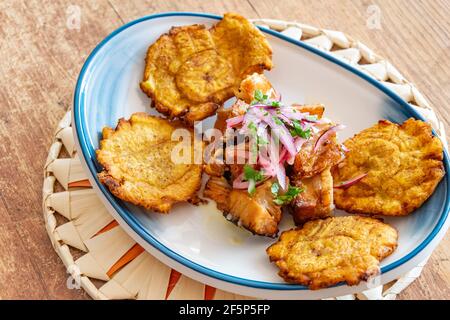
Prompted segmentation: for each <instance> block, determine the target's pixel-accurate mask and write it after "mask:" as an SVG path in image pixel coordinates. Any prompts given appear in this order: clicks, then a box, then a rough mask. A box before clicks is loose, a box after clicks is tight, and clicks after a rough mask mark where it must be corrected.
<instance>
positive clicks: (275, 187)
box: [270, 182, 280, 197]
mask: <svg viewBox="0 0 450 320" xmlns="http://www.w3.org/2000/svg"><path fill="white" fill-rule="evenodd" d="M278 190H280V185H279V184H278V183H277V182H274V183H272V187H270V191H272V194H273V196H274V197H276V196H278Z"/></svg>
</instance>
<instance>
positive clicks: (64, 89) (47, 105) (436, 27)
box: [0, 0, 450, 299]
mask: <svg viewBox="0 0 450 320" xmlns="http://www.w3.org/2000/svg"><path fill="white" fill-rule="evenodd" d="M74 5H76V6H78V7H73V6H74ZM370 5H376V6H377V7H371V8H372V9H369V6H370ZM373 8H375V10H378V9H379V10H380V11H379V12H380V13H381V25H380V26H381V29H377V28H375V29H373V28H369V27H368V24H367V19H368V18H369V17H370V16H372V17H373V13H371V12H369V11H370V10H373ZM78 10H80V11H79V12H80V14H81V15H80V28H79V29H77V28H76V20H75V21H74V20H71V19H70V18H71V17H74V14H76V13H77V11H78ZM163 11H199V12H211V13H217V14H222V13H224V12H227V11H234V12H238V13H241V14H243V15H245V16H246V17H248V18H262V17H265V18H277V19H284V20H297V21H300V22H304V23H307V24H311V25H314V26H318V27H323V28H328V29H335V30H341V31H344V32H346V33H348V34H350V35H352V36H353V37H355V38H356V39H359V40H361V41H362V42H363V43H365V44H367V45H368V46H369V47H370V48H372V49H374V50H375V51H376V52H378V53H380V54H381V55H383V56H384V57H386V58H387V59H388V60H389V61H391V62H392V63H393V64H394V65H395V66H397V67H398V69H399V70H401V71H402V72H403V73H404V75H405V76H406V78H407V79H409V80H411V81H413V82H414V83H415V84H416V85H417V87H418V88H419V89H420V90H421V91H422V93H423V94H424V95H425V96H426V97H427V98H428V99H429V101H430V102H431V104H432V105H433V106H434V107H435V108H436V110H437V111H438V113H439V114H440V116H441V117H442V119H444V121H445V123H446V125H447V132H450V130H449V128H450V127H449V123H450V108H449V101H450V77H449V74H450V59H449V57H450V20H449V19H448V17H449V14H450V1H449V0H441V1H438V0H433V1H427V0H423V1H415V0H383V1H381V0H379V1H376V0H370V1H369V0H360V1H350V0H345V1H344V0H342V1H340V0H321V1H319V0H316V1H314V0H304V1H301V0H290V1H283V0H263V1H260V0H247V1H243V0H240V1H239V0H231V1H226V0H222V1H194V0H190V1H186V0H183V1H167V0H161V1H159V0H158V1H154V0H151V1H140V2H138V1H130V2H128V1H127V2H126V3H125V1H119V0H108V1H98V2H97V3H96V4H93V3H87V2H86V3H82V1H72V0H70V1H64V0H57V1H37V0H26V1H25V0H22V1H13V0H11V1H10V0H3V1H1V2H0V57H1V60H0V74H1V79H2V80H1V82H0V138H1V143H0V153H1V156H0V174H1V179H0V197H1V201H0V298H4V299H11V298H19V299H87V298H88V296H87V295H86V293H84V292H83V291H81V290H69V289H67V286H66V280H67V273H66V271H65V268H64V266H63V264H62V263H61V261H60V260H59V259H58V257H57V256H56V254H55V253H54V251H53V249H52V247H51V244H50V241H49V240H48V238H47V233H46V231H45V229H44V225H43V218H42V210H41V188H42V171H43V169H42V166H43V164H44V161H45V159H46V156H47V151H48V148H49V146H50V143H51V136H52V133H53V131H54V129H55V126H56V124H57V123H58V121H59V119H60V118H61V117H62V116H63V115H64V113H65V112H66V110H67V109H68V108H69V106H70V105H71V103H72V92H73V88H74V86H75V82H76V79H77V76H78V72H79V70H80V69H81V66H82V64H83V62H84V60H85V59H86V57H87V55H88V54H89V52H90V51H91V50H92V49H93V48H94V46H95V45H96V44H97V43H98V42H99V41H100V40H102V39H103V38H104V37H105V36H106V35H107V34H109V33H110V32H111V31H113V30H114V29H116V28H117V27H119V26H121V25H122V24H124V23H126V22H128V21H130V20H133V19H136V18H138V17H140V16H143V15H147V14H151V13H157V12H163ZM447 138H450V136H448V137H447ZM449 141H450V139H449ZM449 259H450V236H449V234H447V236H446V237H445V239H444V240H443V241H442V243H441V244H440V246H439V247H438V248H437V249H436V251H435V252H434V254H433V255H432V257H431V259H430V261H429V262H428V265H427V266H426V268H425V270H424V272H423V274H422V276H421V277H420V279H418V280H417V281H415V282H414V283H413V284H412V285H411V286H410V287H409V288H408V289H407V290H405V291H404V292H403V293H402V294H401V295H400V297H399V298H400V299H449V298H450V261H449Z"/></svg>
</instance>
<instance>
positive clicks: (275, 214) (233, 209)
mask: <svg viewBox="0 0 450 320" xmlns="http://www.w3.org/2000/svg"><path fill="white" fill-rule="evenodd" d="M272 183H273V181H271V180H268V181H266V182H264V183H263V184H261V185H260V186H257V187H256V191H255V193H254V194H253V195H249V194H248V192H247V190H238V189H233V188H231V186H230V185H229V184H228V182H227V180H226V179H225V178H224V177H214V176H212V177H211V178H210V179H209V181H208V183H207V184H206V187H205V191H204V193H203V195H204V196H205V197H208V198H210V199H212V200H214V201H215V202H216V204H217V208H218V209H219V210H221V211H222V212H223V214H224V216H225V217H226V218H227V219H228V220H230V221H232V222H235V223H237V224H238V225H239V226H242V227H244V228H245V229H247V230H249V231H251V232H252V233H254V234H258V235H262V236H268V237H274V236H276V235H277V234H278V224H279V222H280V220H281V215H282V212H281V207H280V206H278V205H276V204H275V203H274V202H273V195H272V193H271V191H270V187H271V186H272Z"/></svg>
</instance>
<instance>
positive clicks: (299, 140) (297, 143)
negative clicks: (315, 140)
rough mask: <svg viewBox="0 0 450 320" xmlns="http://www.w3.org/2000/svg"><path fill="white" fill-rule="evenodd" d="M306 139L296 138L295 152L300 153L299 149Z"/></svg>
mask: <svg viewBox="0 0 450 320" xmlns="http://www.w3.org/2000/svg"><path fill="white" fill-rule="evenodd" d="M305 142H306V139H303V138H301V137H298V138H296V139H295V140H294V145H295V150H296V151H297V152H300V149H301V148H302V146H303V144H305Z"/></svg>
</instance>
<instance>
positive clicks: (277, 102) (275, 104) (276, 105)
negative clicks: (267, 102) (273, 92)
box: [271, 101, 280, 108]
mask: <svg viewBox="0 0 450 320" xmlns="http://www.w3.org/2000/svg"><path fill="white" fill-rule="evenodd" d="M271 105H272V107H276V108H278V107H279V106H280V101H272V104H271Z"/></svg>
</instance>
